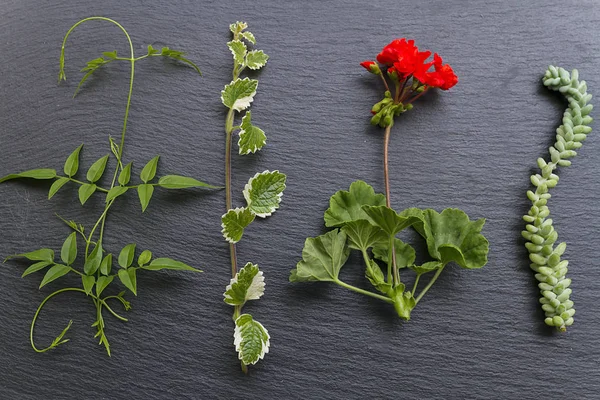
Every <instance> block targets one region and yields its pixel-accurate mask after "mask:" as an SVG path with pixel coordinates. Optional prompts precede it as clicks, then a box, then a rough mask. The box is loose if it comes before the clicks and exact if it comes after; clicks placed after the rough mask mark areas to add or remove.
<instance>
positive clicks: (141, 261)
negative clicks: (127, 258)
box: [138, 250, 152, 267]
mask: <svg viewBox="0 0 600 400" xmlns="http://www.w3.org/2000/svg"><path fill="white" fill-rule="evenodd" d="M151 259H152V252H151V251H150V250H144V251H142V253H141V254H140V256H139V257H138V266H140V267H141V266H144V265H146V264H148V263H149V262H150V260H151Z"/></svg>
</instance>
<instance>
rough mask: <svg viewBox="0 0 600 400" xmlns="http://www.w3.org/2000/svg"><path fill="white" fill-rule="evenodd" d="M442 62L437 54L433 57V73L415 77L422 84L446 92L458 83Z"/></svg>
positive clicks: (452, 72)
mask: <svg viewBox="0 0 600 400" xmlns="http://www.w3.org/2000/svg"><path fill="white" fill-rule="evenodd" d="M442 63H443V60H442V57H440V56H439V55H438V54H437V53H435V54H434V55H433V67H434V69H435V71H433V72H426V71H425V73H424V74H423V75H420V76H419V77H417V75H416V74H415V77H416V78H417V79H419V81H421V82H423V83H424V84H426V85H428V86H432V87H437V88H440V89H442V90H448V89H450V88H451V87H452V86H454V85H456V84H457V83H458V77H457V76H456V74H455V73H454V70H452V67H451V66H450V65H448V64H442Z"/></svg>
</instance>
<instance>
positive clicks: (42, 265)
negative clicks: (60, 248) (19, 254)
mask: <svg viewBox="0 0 600 400" xmlns="http://www.w3.org/2000/svg"><path fill="white" fill-rule="evenodd" d="M52 264H54V263H53V262H48V261H38V262H36V263H35V264H32V265H30V266H29V267H28V268H27V269H26V270H25V271H23V275H21V278H24V277H26V276H27V275H29V274H33V273H34V272H37V271H40V270H42V269H44V268H46V267H47V266H49V265H52Z"/></svg>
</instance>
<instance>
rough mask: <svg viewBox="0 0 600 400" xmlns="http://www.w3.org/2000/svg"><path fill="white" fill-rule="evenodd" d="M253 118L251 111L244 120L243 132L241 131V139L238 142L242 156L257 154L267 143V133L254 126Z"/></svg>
mask: <svg viewBox="0 0 600 400" xmlns="http://www.w3.org/2000/svg"><path fill="white" fill-rule="evenodd" d="M251 118H252V116H251V113H250V111H248V112H246V115H244V118H242V124H241V128H242V130H241V131H240V134H239V135H240V139H239V140H238V147H239V152H240V154H250V153H256V152H257V151H258V150H260V149H262V148H263V146H264V145H265V143H267V136H266V135H265V132H264V131H263V130H262V129H260V128H259V127H258V126H255V125H252V120H251Z"/></svg>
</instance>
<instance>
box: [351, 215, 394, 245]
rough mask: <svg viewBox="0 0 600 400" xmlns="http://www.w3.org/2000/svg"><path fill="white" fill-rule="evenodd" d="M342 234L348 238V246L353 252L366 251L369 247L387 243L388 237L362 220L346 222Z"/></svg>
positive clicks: (379, 229)
mask: <svg viewBox="0 0 600 400" xmlns="http://www.w3.org/2000/svg"><path fill="white" fill-rule="evenodd" d="M342 232H344V233H345V234H346V235H347V236H348V246H349V247H350V248H351V249H355V250H361V251H366V250H367V249H368V248H369V247H373V246H376V245H379V244H380V243H383V244H385V243H387V241H388V235H387V234H386V233H385V232H384V231H382V230H381V228H379V227H377V226H373V225H372V224H371V223H370V222H369V221H367V220H364V219H359V220H358V221H350V222H347V223H346V224H345V225H344V226H343V227H342Z"/></svg>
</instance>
